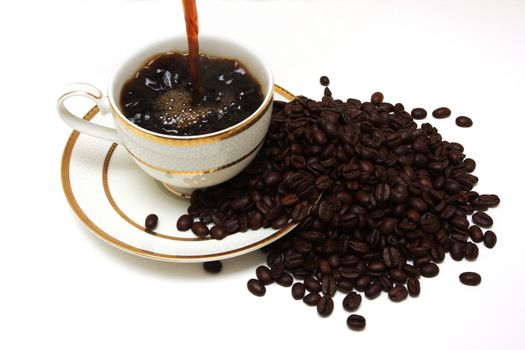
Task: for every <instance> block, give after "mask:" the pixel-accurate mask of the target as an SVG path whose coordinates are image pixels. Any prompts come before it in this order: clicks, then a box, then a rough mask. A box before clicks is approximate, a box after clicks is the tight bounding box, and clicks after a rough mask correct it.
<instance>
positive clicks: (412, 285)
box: [407, 278, 421, 297]
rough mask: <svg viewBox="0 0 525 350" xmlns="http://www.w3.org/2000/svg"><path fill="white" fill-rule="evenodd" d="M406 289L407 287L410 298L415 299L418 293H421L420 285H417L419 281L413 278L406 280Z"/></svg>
mask: <svg viewBox="0 0 525 350" xmlns="http://www.w3.org/2000/svg"><path fill="white" fill-rule="evenodd" d="M407 287H408V294H410V296H411V297H417V296H418V295H419V293H420V292H421V285H420V283H419V280H417V279H415V278H409V279H408V282H407Z"/></svg>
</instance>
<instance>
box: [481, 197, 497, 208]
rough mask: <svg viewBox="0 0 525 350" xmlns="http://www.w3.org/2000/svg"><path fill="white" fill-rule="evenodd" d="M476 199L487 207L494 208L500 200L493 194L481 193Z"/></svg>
mask: <svg viewBox="0 0 525 350" xmlns="http://www.w3.org/2000/svg"><path fill="white" fill-rule="evenodd" d="M478 200H479V201H480V202H481V203H483V204H485V205H486V206H487V207H489V208H494V207H495V206H497V205H498V204H499V202H500V199H499V197H498V196H497V195H495V194H482V195H480V196H479V197H478Z"/></svg>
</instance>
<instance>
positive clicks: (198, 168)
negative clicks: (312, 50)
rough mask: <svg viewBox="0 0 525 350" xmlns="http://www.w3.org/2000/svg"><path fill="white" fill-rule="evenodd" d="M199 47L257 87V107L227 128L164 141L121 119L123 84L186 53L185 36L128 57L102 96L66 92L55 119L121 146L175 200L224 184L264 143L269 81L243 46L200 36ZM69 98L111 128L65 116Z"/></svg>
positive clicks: (83, 90)
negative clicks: (151, 61)
mask: <svg viewBox="0 0 525 350" xmlns="http://www.w3.org/2000/svg"><path fill="white" fill-rule="evenodd" d="M199 45H200V52H201V53H202V54H204V55H208V56H211V57H220V58H230V59H235V60H237V61H239V62H240V63H241V64H243V65H244V66H245V67H246V68H247V69H248V71H250V73H251V75H252V76H253V77H254V78H255V79H256V80H257V81H258V83H259V84H260V86H261V91H262V94H263V101H262V103H261V105H260V106H259V107H258V108H257V110H256V111H255V112H253V113H252V114H251V115H250V116H248V117H247V118H245V119H244V120H242V121H240V122H239V123H237V124H235V125H233V126H231V127H228V128H226V129H223V130H219V131H216V132H213V133H209V134H203V135H192V136H173V135H165V134H160V133H156V132H153V131H150V130H146V129H144V128H141V127H140V126H138V125H136V124H133V123H132V122H131V121H130V120H128V119H127V118H126V117H125V116H124V114H123V113H122V111H121V108H120V106H119V103H118V101H119V96H120V94H121V91H122V88H123V86H124V84H125V83H126V81H127V80H128V79H129V78H131V77H132V76H133V75H134V74H135V73H136V72H137V71H138V70H139V69H140V68H141V67H143V66H144V64H145V62H146V60H147V59H148V58H151V57H153V56H155V55H158V54H162V53H165V52H179V53H186V52H188V46H187V39H186V36H185V35H180V36H175V37H169V38H165V39H162V40H159V41H156V42H154V43H151V44H149V45H147V46H146V47H143V48H142V49H140V50H138V51H136V52H134V53H132V54H131V55H128V56H127V57H126V58H125V59H124V60H123V61H122V62H121V63H120V64H119V65H118V66H117V67H116V69H115V70H114V71H113V73H112V75H111V77H110V80H109V84H108V90H107V95H104V94H103V93H102V92H101V91H100V90H99V89H97V88H95V87H94V86H92V85H89V84H85V83H76V84H72V85H70V86H68V87H66V89H65V91H64V93H63V94H62V95H61V96H60V97H59V99H58V101H57V111H58V114H59V116H60V117H61V118H62V120H63V121H64V122H65V123H66V124H68V125H69V126H70V127H71V128H73V129H74V130H76V131H79V132H81V133H84V134H87V135H91V136H94V137H98V138H101V139H104V140H108V141H110V142H114V143H117V144H119V145H121V146H123V147H124V148H125V149H126V150H127V152H128V153H129V155H130V156H131V157H132V158H133V160H134V161H135V163H136V164H137V165H138V166H139V167H140V168H141V169H142V170H144V171H145V172H146V173H147V174H148V175H150V176H152V177H153V178H155V179H156V180H158V181H160V182H162V183H163V184H164V185H165V186H166V187H167V188H168V189H169V190H170V191H172V192H173V193H175V194H177V195H179V196H181V197H188V196H190V195H191V193H192V191H193V190H195V189H198V188H205V187H210V186H213V185H217V184H219V183H222V182H225V181H227V180H229V179H231V178H232V177H234V176H235V175H237V174H238V173H239V172H241V171H242V170H243V169H244V168H245V167H246V166H247V165H248V164H249V163H250V162H251V161H252V160H253V158H254V157H255V155H256V154H257V152H258V150H259V149H260V147H261V145H262V143H263V141H264V137H265V135H266V132H267V130H268V127H269V125H270V118H271V112H272V103H273V93H274V84H273V77H272V73H271V70H270V67H269V66H268V64H267V63H266V62H265V61H264V60H263V59H262V58H261V56H260V55H259V54H257V53H256V52H254V51H253V50H252V49H249V48H248V47H247V46H246V45H244V44H240V43H238V42H235V41H232V40H230V39H226V38H221V37H216V36H208V35H201V36H200V37H199ZM74 96H83V97H87V98H89V99H91V100H92V101H93V102H94V103H95V104H96V105H97V107H98V110H99V113H100V114H101V115H103V116H104V117H107V118H110V117H111V118H112V119H113V123H114V126H115V127H114V128H111V127H106V126H102V125H99V124H95V123H92V122H89V121H87V120H84V119H82V118H80V117H78V116H76V115H74V114H73V113H71V112H70V111H69V110H68V108H67V107H66V105H65V102H66V100H68V99H69V98H71V97H74Z"/></svg>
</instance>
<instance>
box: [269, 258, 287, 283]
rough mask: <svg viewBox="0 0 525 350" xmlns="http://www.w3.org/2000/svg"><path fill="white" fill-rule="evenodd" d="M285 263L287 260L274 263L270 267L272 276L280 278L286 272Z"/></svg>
mask: <svg viewBox="0 0 525 350" xmlns="http://www.w3.org/2000/svg"><path fill="white" fill-rule="evenodd" d="M285 261H286V260H285ZM284 264H285V262H280V263H276V264H273V265H272V266H271V267H270V275H271V276H272V278H274V279H278V278H279V277H281V276H282V274H283V272H284Z"/></svg>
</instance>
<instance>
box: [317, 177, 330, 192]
mask: <svg viewBox="0 0 525 350" xmlns="http://www.w3.org/2000/svg"><path fill="white" fill-rule="evenodd" d="M333 184H334V181H333V180H332V179H331V178H330V176H328V175H321V176H319V177H318V178H317V179H316V180H315V187H316V188H317V189H318V190H321V191H324V190H328V189H330V188H332V186H333Z"/></svg>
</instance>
